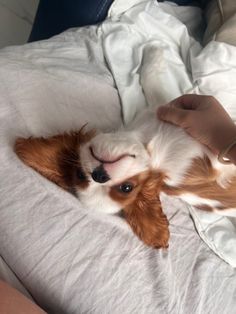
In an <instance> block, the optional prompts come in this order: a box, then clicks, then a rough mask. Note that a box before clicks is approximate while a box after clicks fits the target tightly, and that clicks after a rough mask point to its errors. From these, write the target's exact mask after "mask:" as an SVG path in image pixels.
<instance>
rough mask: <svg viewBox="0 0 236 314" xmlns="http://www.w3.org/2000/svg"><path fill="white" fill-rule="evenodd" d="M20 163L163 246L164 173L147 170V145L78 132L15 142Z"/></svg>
mask: <svg viewBox="0 0 236 314" xmlns="http://www.w3.org/2000/svg"><path fill="white" fill-rule="evenodd" d="M15 151H16V153H17V155H18V156H19V157H20V159H21V160H22V161H23V162H24V163H25V164H27V165H28V166H30V167H32V168H33V169H35V170H36V171H37V172H39V173H40V174H41V175H43V176H44V177H46V178H47V179H49V180H50V181H52V182H54V183H56V184H57V185H59V186H60V187H62V188H63V189H66V190H68V191H69V192H71V193H73V194H75V195H76V196H78V198H79V199H80V201H81V202H82V204H83V205H84V206H85V207H86V208H89V209H91V210H99V211H102V212H106V213H117V212H120V211H121V210H123V213H124V216H125V218H126V220H127V221H128V223H129V224H130V226H131V227H132V229H133V231H134V232H135V233H136V234H137V235H138V236H139V238H141V239H142V240H143V241H144V242H145V243H146V244H148V245H150V246H153V247H167V246H168V239H169V231H168V221H167V219H166V216H165V215H164V214H163V212H162V208H161V203H160V200H159V194H160V190H161V185H162V182H163V178H164V176H163V174H162V173H158V172H153V171H151V170H150V169H149V161H150V156H149V154H148V152H147V150H146V147H145V146H144V145H143V144H142V143H141V142H140V141H139V140H138V139H136V138H135V136H133V135H132V134H131V135H130V137H128V138H127V137H125V136H124V137H123V138H122V133H119V135H116V134H98V135H96V133H95V132H94V131H90V132H85V131H83V130H81V131H79V132H74V133H70V134H64V135H58V136H54V137H51V138H29V139H22V138H20V139H18V140H17V141H16V144H15Z"/></svg>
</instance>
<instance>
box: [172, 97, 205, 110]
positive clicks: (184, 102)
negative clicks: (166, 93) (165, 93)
mask: <svg viewBox="0 0 236 314" xmlns="http://www.w3.org/2000/svg"><path fill="white" fill-rule="evenodd" d="M202 97H206V96H200V95H195V94H186V95H182V96H180V97H178V98H176V99H174V100H172V101H171V102H170V103H169V105H170V106H172V107H175V108H180V109H185V110H196V109H197V107H198V106H199V104H200V103H201V101H200V98H202Z"/></svg>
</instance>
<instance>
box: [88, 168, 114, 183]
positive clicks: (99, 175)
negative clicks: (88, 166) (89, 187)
mask: <svg viewBox="0 0 236 314" xmlns="http://www.w3.org/2000/svg"><path fill="white" fill-rule="evenodd" d="M92 178H93V180H94V181H96V182H98V183H105V182H107V181H109V180H110V177H109V175H108V174H107V172H106V170H105V169H104V167H103V165H100V166H99V167H97V168H95V169H94V170H93V172H92Z"/></svg>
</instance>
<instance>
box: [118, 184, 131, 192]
mask: <svg viewBox="0 0 236 314" xmlns="http://www.w3.org/2000/svg"><path fill="white" fill-rule="evenodd" d="M133 188H134V186H133V184H132V183H130V182H125V183H122V184H121V185H120V186H119V190H120V191H121V192H123V193H130V192H131V191H133Z"/></svg>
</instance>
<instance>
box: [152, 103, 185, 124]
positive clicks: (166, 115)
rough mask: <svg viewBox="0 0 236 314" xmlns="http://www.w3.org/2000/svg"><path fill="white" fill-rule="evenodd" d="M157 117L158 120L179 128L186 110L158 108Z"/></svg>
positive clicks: (170, 107)
mask: <svg viewBox="0 0 236 314" xmlns="http://www.w3.org/2000/svg"><path fill="white" fill-rule="evenodd" d="M157 116H158V118H159V119H160V120H163V121H166V122H170V123H173V124H175V125H178V126H181V125H182V123H183V121H184V119H185V117H186V110H183V109H179V108H176V107H172V106H168V105H165V106H160V107H159V108H158V109H157Z"/></svg>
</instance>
